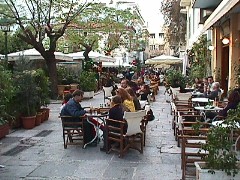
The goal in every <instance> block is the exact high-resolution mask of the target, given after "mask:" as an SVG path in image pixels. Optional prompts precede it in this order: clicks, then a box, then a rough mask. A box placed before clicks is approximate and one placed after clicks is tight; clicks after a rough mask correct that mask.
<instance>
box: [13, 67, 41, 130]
mask: <svg viewBox="0 0 240 180" xmlns="http://www.w3.org/2000/svg"><path fill="white" fill-rule="evenodd" d="M34 74H35V71H28V70H25V71H23V72H18V73H17V74H16V76H15V85H16V86H17V87H18V88H17V94H16V97H15V101H16V103H17V105H18V106H17V108H18V111H19V112H20V114H21V119H22V123H23V127H24V128H26V129H32V128H33V127H34V126H35V118H36V110H37V103H38V102H39V101H38V100H39V99H38V86H37V84H36V81H35V77H34Z"/></svg>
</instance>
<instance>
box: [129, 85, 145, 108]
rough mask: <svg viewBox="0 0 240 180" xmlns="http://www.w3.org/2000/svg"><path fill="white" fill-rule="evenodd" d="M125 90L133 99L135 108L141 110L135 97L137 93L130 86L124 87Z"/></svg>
mask: <svg viewBox="0 0 240 180" xmlns="http://www.w3.org/2000/svg"><path fill="white" fill-rule="evenodd" d="M126 90H127V92H128V93H129V94H130V96H131V97H132V99H133V103H134V106H135V110H141V109H142V108H141V104H140V102H139V100H138V98H137V95H136V94H135V92H134V90H133V89H132V88H130V87H128V88H126Z"/></svg>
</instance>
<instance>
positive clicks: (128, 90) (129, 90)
mask: <svg viewBox="0 0 240 180" xmlns="http://www.w3.org/2000/svg"><path fill="white" fill-rule="evenodd" d="M126 91H127V92H128V93H129V94H130V96H132V97H135V96H136V94H135V92H134V91H133V89H132V88H131V87H128V88H126Z"/></svg>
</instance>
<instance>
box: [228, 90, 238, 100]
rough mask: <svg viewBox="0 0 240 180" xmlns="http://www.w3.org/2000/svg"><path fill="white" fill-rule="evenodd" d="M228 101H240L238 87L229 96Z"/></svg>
mask: <svg viewBox="0 0 240 180" xmlns="http://www.w3.org/2000/svg"><path fill="white" fill-rule="evenodd" d="M228 101H229V102H236V103H239V102H240V94H239V92H238V90H237V89H234V90H233V91H232V92H231V93H230V94H229V96H228Z"/></svg>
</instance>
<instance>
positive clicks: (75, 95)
mask: <svg viewBox="0 0 240 180" xmlns="http://www.w3.org/2000/svg"><path fill="white" fill-rule="evenodd" d="M83 94H84V92H83V91H81V90H79V89H77V90H75V91H74V92H73V94H72V96H73V99H74V100H75V101H76V102H81V100H82V98H83Z"/></svg>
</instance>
